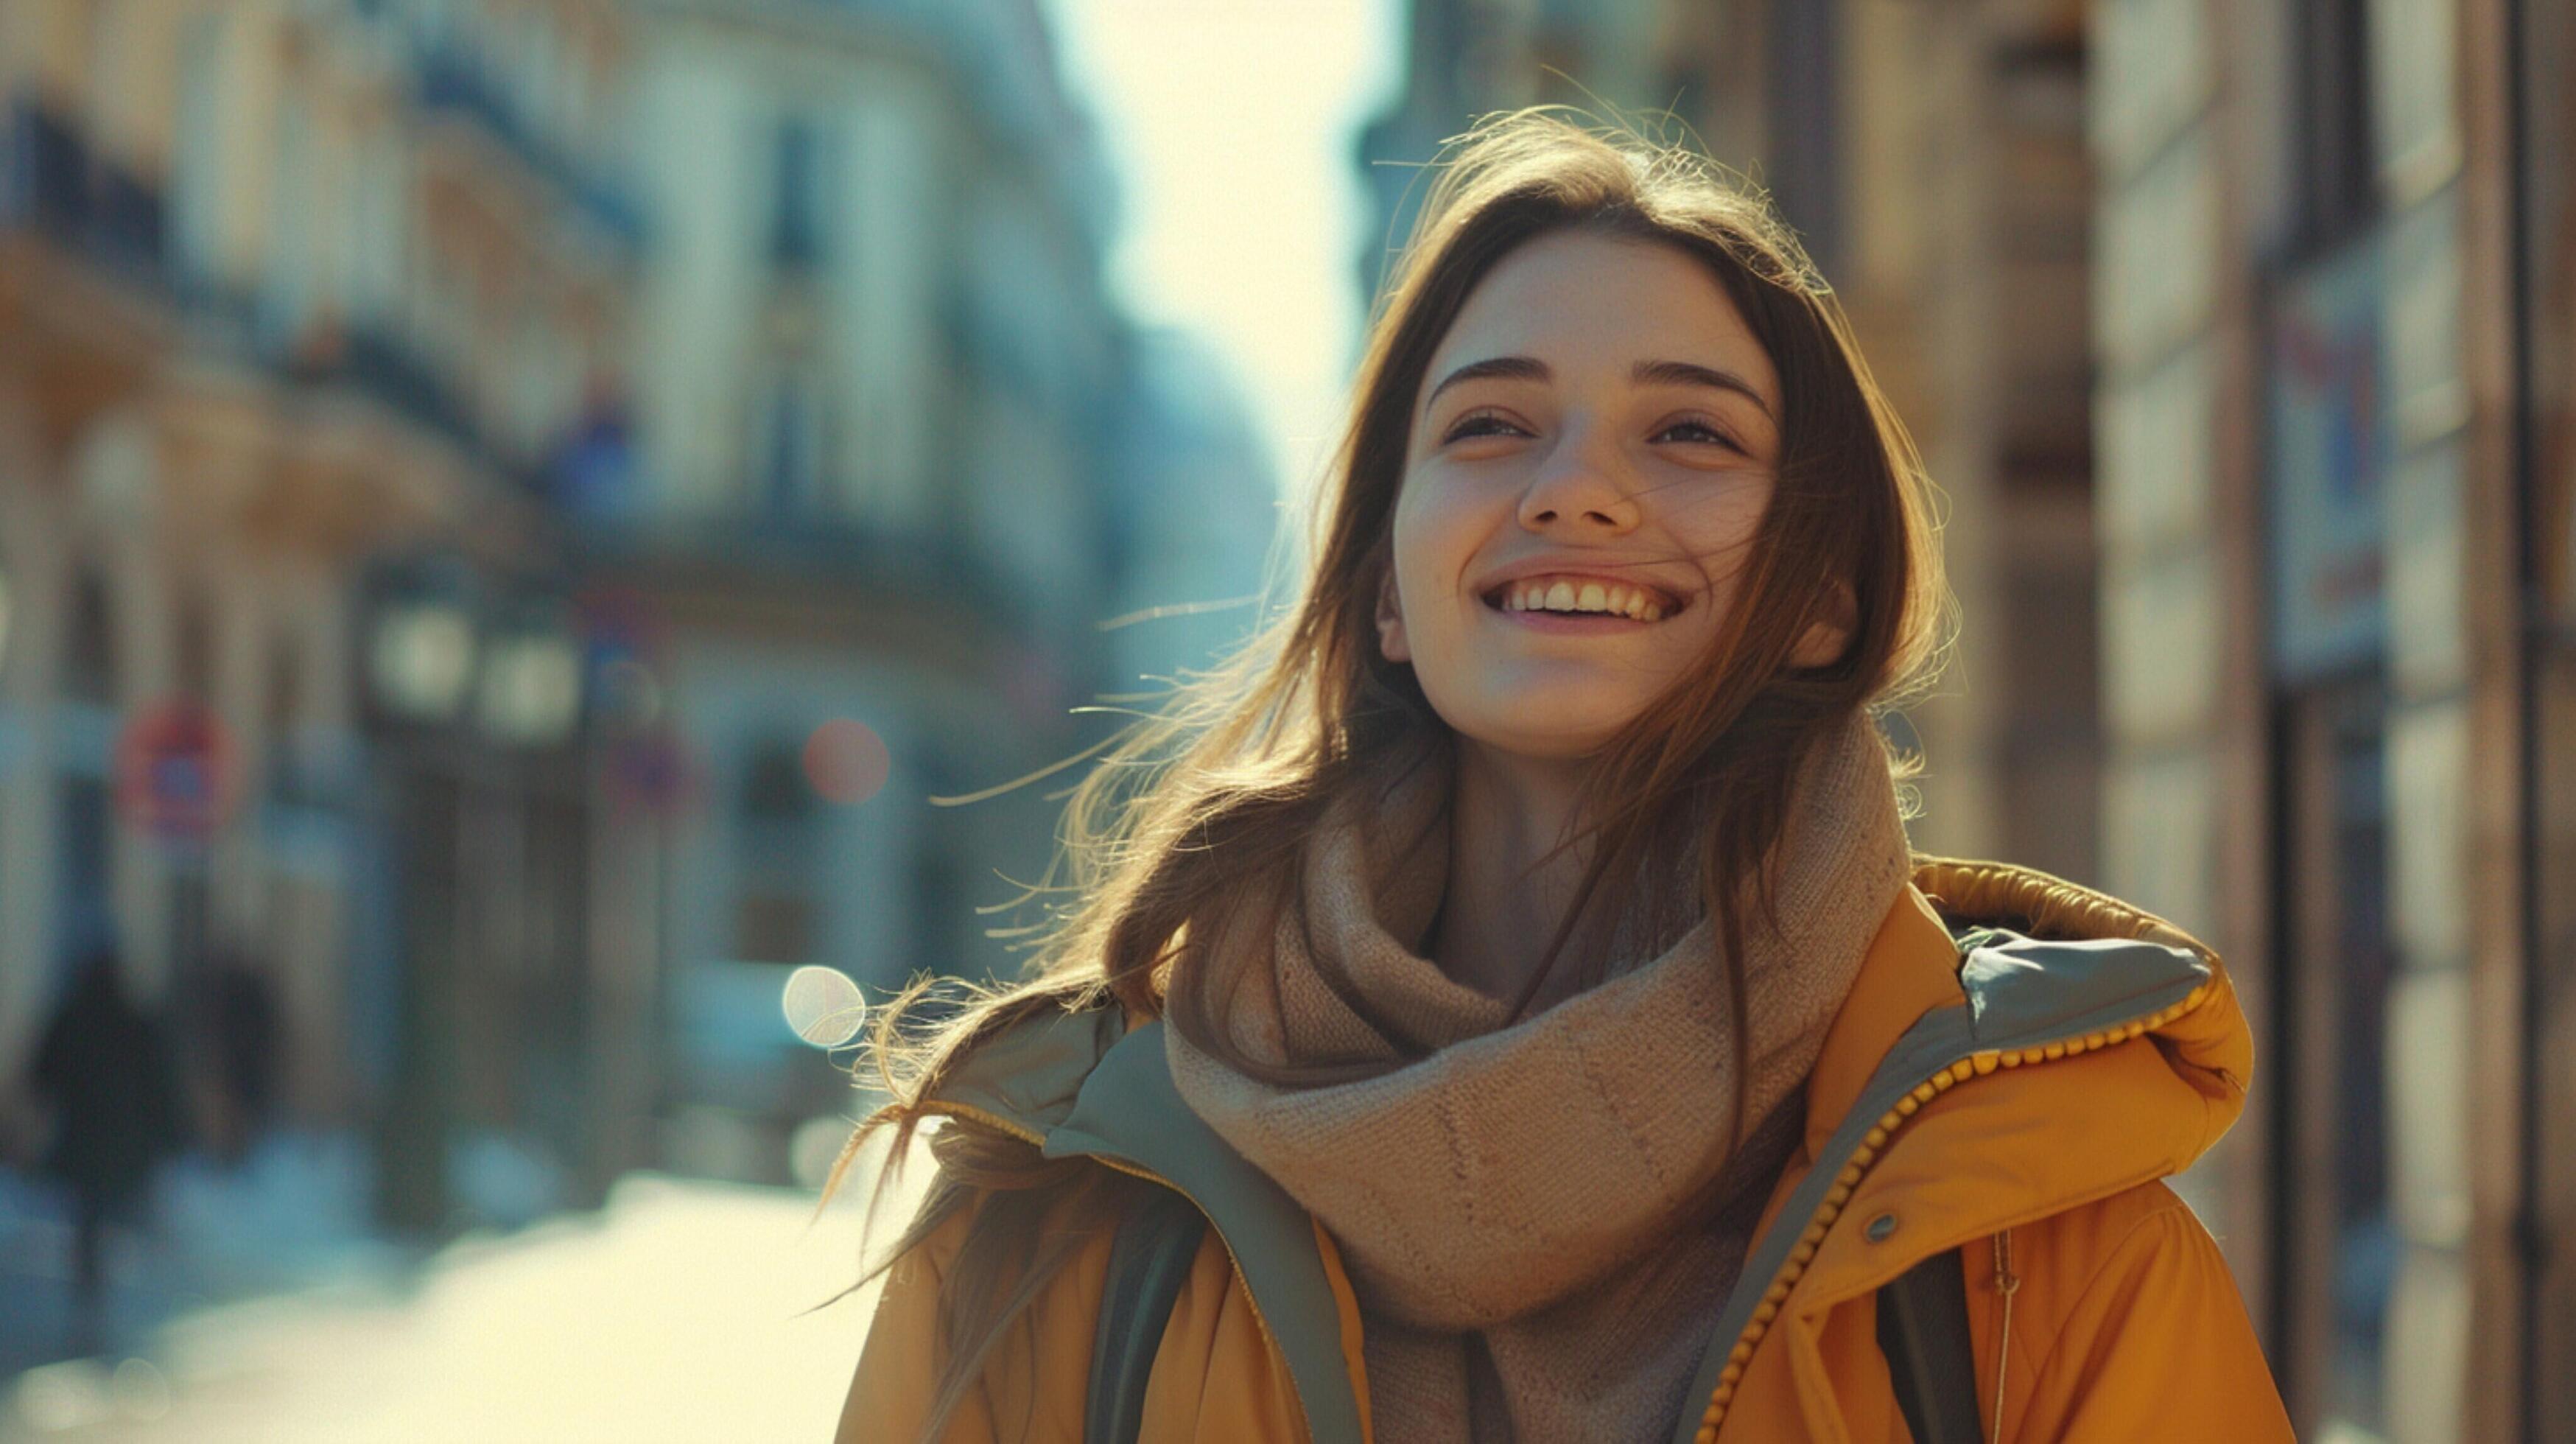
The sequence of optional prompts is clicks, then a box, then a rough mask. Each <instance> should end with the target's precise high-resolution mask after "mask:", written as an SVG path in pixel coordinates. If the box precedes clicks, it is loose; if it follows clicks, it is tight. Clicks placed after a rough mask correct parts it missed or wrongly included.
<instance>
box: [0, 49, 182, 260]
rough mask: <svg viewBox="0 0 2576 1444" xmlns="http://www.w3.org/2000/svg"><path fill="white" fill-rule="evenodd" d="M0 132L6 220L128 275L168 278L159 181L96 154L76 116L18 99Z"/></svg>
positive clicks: (2, 217) (1, 213)
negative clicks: (75, 121) (71, 117)
mask: <svg viewBox="0 0 2576 1444" xmlns="http://www.w3.org/2000/svg"><path fill="white" fill-rule="evenodd" d="M5 124H6V132H5V135H0V225H7V226H17V227H25V228H27V229H29V230H32V231H35V232H36V233H37V234H39V235H42V236H44V237H46V238H47V239H48V240H51V241H53V242H54V243H55V244H57V245H60V246H62V247H64V248H66V249H68V250H72V251H76V252H78V253H80V254H81V255H83V256H85V257H86V258H88V259H90V260H92V261H95V262H97V263H99V264H100V265H103V266H106V267H108V268H110V269H113V270H115V271H117V272H119V273H120V274H122V275H123V276H125V277H126V278H128V279H130V280H134V281H139V282H143V283H146V284H150V285H153V286H156V287H157V286H162V285H166V284H167V282H168V279H169V273H168V254H169V253H168V242H167V239H166V237H167V225H166V223H165V208H164V206H163V203H162V199H161V191H160V189H159V188H158V187H157V186H154V185H153V184H152V183H151V182H149V181H147V180H145V179H144V178H143V177H141V176H138V175H136V174H135V173H133V172H132V171H130V170H128V169H126V168H125V167H123V166H121V165H118V164H116V163H115V162H114V161H112V160H109V159H108V158H106V157H104V156H101V155H98V154H95V153H94V152H93V151H92V150H91V148H90V145H89V142H88V140H87V138H86V137H84V136H83V135H82V134H81V132H80V130H79V129H78V128H77V127H75V126H74V125H73V124H72V123H71V122H70V121H69V120H67V119H65V118H64V117H62V116H60V115H58V114H56V113H54V111H52V110H51V109H50V108H48V107H46V106H44V105H43V104H41V103H39V102H37V101H35V100H33V99H31V98H28V97H23V96H22V97H19V98H18V99H16V100H14V101H12V102H11V103H10V105H9V107H8V109H7V111H6V112H5Z"/></svg>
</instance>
